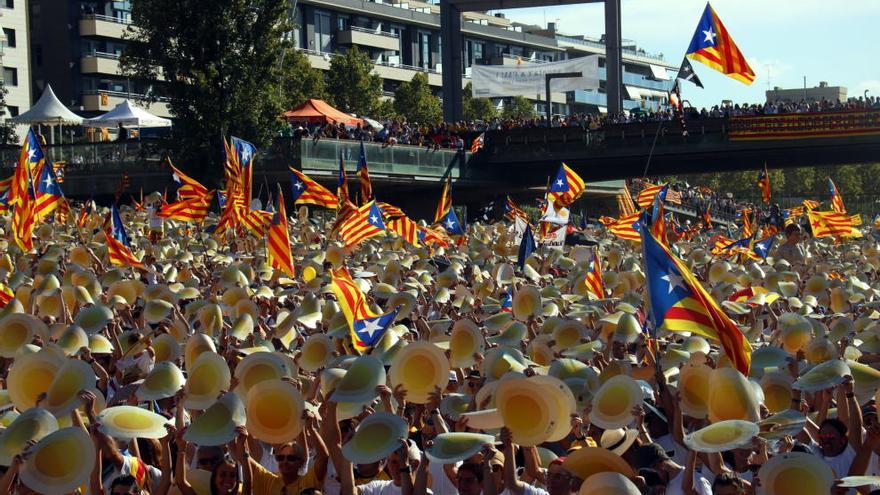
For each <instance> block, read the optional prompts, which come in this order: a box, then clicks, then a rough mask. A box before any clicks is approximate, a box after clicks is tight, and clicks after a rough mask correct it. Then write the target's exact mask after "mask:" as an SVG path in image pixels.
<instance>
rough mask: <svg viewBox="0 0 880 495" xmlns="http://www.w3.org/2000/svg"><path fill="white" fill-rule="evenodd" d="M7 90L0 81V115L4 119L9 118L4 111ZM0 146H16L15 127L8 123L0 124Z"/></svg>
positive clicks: (5, 110)
mask: <svg viewBox="0 0 880 495" xmlns="http://www.w3.org/2000/svg"><path fill="white" fill-rule="evenodd" d="M7 93H9V90H8V89H6V86H5V85H4V84H3V82H2V81H0V115H2V116H3V117H4V119H5V118H8V117H11V115H8V111H7V109H6V94H7ZM0 144H18V136H17V135H16V134H15V125H14V124H12V123H9V122H3V123H2V124H0Z"/></svg>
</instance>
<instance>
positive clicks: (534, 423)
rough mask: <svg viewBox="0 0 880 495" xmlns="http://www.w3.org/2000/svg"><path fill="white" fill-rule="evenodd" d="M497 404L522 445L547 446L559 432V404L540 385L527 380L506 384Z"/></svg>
mask: <svg viewBox="0 0 880 495" xmlns="http://www.w3.org/2000/svg"><path fill="white" fill-rule="evenodd" d="M495 403H496V405H497V407H498V412H499V413H500V414H501V417H502V418H504V424H505V426H507V427H508V428H510V431H511V433H513V441H514V442H515V443H516V444H518V445H525V446H532V445H539V444H541V443H544V442H545V441H547V439H548V438H549V437H550V435H551V434H552V433H553V432H554V430H555V428H556V424H555V423H554V420H555V419H556V418H557V412H558V411H557V410H556V403H555V401H552V400H551V399H550V397H548V396H547V395H546V394H544V393H543V392H542V388H541V385H540V384H539V383H538V382H537V381H534V380H529V379H527V378H525V377H517V378H512V379H509V380H502V381H501V382H500V383H499V384H498V388H497V389H496V391H495Z"/></svg>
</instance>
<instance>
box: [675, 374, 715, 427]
mask: <svg viewBox="0 0 880 495" xmlns="http://www.w3.org/2000/svg"><path fill="white" fill-rule="evenodd" d="M711 373H712V368H710V367H709V366H707V365H705V364H702V363H700V364H696V363H693V362H690V363H687V364H685V365H684V367H682V369H681V371H680V372H679V374H678V390H679V391H680V392H681V410H682V413H684V414H686V415H688V416H690V417H692V418H697V419H703V418H705V417H706V415H707V414H708V413H709V407H708V403H709V375H710V374H711Z"/></svg>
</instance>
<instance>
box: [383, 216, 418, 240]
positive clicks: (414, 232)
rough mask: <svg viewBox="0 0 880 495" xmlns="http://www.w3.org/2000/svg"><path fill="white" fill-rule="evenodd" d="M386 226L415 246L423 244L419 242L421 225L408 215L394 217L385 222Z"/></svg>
mask: <svg viewBox="0 0 880 495" xmlns="http://www.w3.org/2000/svg"><path fill="white" fill-rule="evenodd" d="M385 226H386V227H387V228H388V230H390V231H391V232H394V233H395V234H397V235H399V236H400V237H402V238H403V240H405V241H406V242H408V243H409V244H410V245H412V246H414V247H419V246H421V245H422V244H421V242H419V225H418V224H417V223H416V222H414V221H413V220H412V219H410V218H409V217H406V216H402V217H396V218H392V219H391V220H388V221H387V222H386V223H385Z"/></svg>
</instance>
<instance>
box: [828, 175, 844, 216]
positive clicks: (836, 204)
mask: <svg viewBox="0 0 880 495" xmlns="http://www.w3.org/2000/svg"><path fill="white" fill-rule="evenodd" d="M828 191H829V192H830V193H831V209H832V210H834V211H836V212H837V213H846V206H844V205H843V196H841V195H840V192H839V191H838V190H837V186H835V185H834V181H833V180H831V179H830V178H829V179H828Z"/></svg>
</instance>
